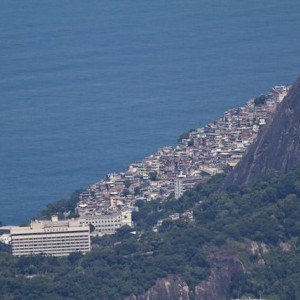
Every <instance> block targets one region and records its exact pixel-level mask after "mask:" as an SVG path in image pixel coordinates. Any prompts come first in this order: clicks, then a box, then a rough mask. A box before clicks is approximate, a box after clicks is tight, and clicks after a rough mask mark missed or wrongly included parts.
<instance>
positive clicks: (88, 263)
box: [0, 169, 300, 300]
mask: <svg viewBox="0 0 300 300" xmlns="http://www.w3.org/2000/svg"><path fill="white" fill-rule="evenodd" d="M223 177H224V176H220V175H219V176H215V177H214V178H213V179H212V180H210V181H209V182H208V183H205V184H202V185H199V186H197V187H196V188H195V189H194V190H191V191H189V192H187V193H185V194H184V196H183V197H182V198H181V199H179V200H178V201H177V200H174V199H173V198H172V197H169V199H167V200H166V201H164V202H162V203H160V202H158V201H153V202H148V203H144V202H139V203H138V205H139V208H140V210H139V212H138V213H136V214H135V215H134V220H135V222H136V223H137V234H134V232H132V229H130V228H126V227H123V228H121V229H120V230H119V231H118V233H117V234H116V235H113V236H104V237H103V238H97V239H94V241H93V251H92V252H91V253H89V254H86V255H84V256H83V255H81V254H79V253H73V254H71V255H70V256H69V257H66V258H56V257H43V256H32V257H20V258H17V257H12V256H11V255H9V254H6V253H4V252H3V253H1V256H0V295H2V296H1V297H2V298H1V299H109V298H110V299H123V298H124V297H125V296H128V295H130V294H140V293H142V292H143V291H145V290H147V289H148V288H149V287H151V286H152V285H153V284H154V283H155V281H156V279H157V278H163V277H165V276H166V275H167V274H178V275H180V276H181V277H182V279H183V280H185V281H186V282H187V284H188V285H189V287H190V289H191V290H193V287H194V286H195V285H196V284H198V283H199V282H200V281H201V280H203V279H205V278H207V277H208V275H209V272H210V270H209V268H210V266H209V263H208V261H207V260H206V256H207V251H210V249H211V248H212V247H219V248H221V249H223V251H229V252H230V253H234V254H235V255H237V256H238V257H239V258H240V259H241V260H242V261H243V263H244V265H245V266H246V267H247V270H248V272H247V273H246V274H236V275H235V276H234V278H233V280H232V285H231V288H230V295H228V297H229V299H230V298H233V297H238V296H240V297H241V296H243V295H244V296H253V297H254V296H255V297H259V296H260V294H261V295H262V296H263V297H265V298H267V299H283V300H284V299H300V289H299V286H300V268H299V267H300V240H299V236H300V219H299V215H300V169H297V170H295V171H293V172H290V173H289V174H288V175H279V174H277V173H272V174H269V175H268V176H267V177H265V178H264V179H262V180H259V181H257V182H256V183H254V184H253V186H251V187H231V188H230V189H228V190H227V191H221V192H220V191H219V188H220V186H221V184H222V181H223ZM191 208H193V211H194V221H191V220H186V219H180V220H176V221H171V220H170V219H169V218H168V216H170V215H171V214H173V213H175V212H179V213H183V212H184V211H186V210H187V209H191ZM158 220H164V221H163V222H162V225H161V226H160V227H159V232H157V233H155V232H153V231H152V230H151V228H152V226H153V225H155V224H156V223H157V221H158ZM249 241H256V242H257V244H259V245H264V248H265V249H267V250H266V251H265V252H263V253H257V254H251V253H250V252H249V249H248V246H247V245H248V243H249ZM191 296H192V295H191Z"/></svg>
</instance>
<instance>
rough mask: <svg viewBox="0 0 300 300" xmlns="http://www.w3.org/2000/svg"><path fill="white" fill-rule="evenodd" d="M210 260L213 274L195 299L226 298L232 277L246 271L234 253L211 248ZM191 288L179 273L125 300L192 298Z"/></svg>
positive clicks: (201, 284)
mask: <svg viewBox="0 0 300 300" xmlns="http://www.w3.org/2000/svg"><path fill="white" fill-rule="evenodd" d="M208 260H209V262H210V264H211V266H212V268H211V274H210V276H209V278H208V279H207V280H205V281H202V282H200V283H199V284H198V285H197V286H196V287H195V290H194V291H193V294H194V295H195V297H194V299H195V300H216V299H221V298H222V299H224V297H225V296H226V295H227V294H228V289H229V286H230V282H231V277H232V275H233V274H234V273H236V272H245V271H246V270H245V267H244V266H243V264H242V262H241V261H240V260H239V259H238V258H237V257H235V256H234V255H231V254H228V253H224V252H221V251H219V250H217V249H214V250H211V251H210V254H209V257H208ZM189 292H190V289H189V287H188V285H187V284H186V283H185V282H184V281H182V279H181V278H180V277H178V276H177V275H169V276H168V277H167V278H164V279H159V280H157V282H156V284H155V285H154V286H153V287H152V288H150V289H149V290H148V291H147V292H146V293H144V294H142V295H138V296H136V295H132V296H131V297H128V298H126V299H125V300H190V299H191V298H190V296H189Z"/></svg>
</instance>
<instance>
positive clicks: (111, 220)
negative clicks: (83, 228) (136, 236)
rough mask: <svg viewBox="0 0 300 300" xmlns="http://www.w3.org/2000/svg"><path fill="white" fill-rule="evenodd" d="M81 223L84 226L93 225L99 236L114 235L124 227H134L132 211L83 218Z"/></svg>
mask: <svg viewBox="0 0 300 300" xmlns="http://www.w3.org/2000/svg"><path fill="white" fill-rule="evenodd" d="M80 223H81V224H82V225H89V224H92V225H93V226H94V227H95V231H96V232H97V233H98V234H99V235H104V234H114V233H115V232H116V230H117V229H118V228H120V227H122V226H124V225H128V226H130V227H132V219H131V211H130V210H125V211H118V212H115V213H111V214H99V215H97V214H94V215H86V216H81V219H80Z"/></svg>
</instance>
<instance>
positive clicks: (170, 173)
mask: <svg viewBox="0 0 300 300" xmlns="http://www.w3.org/2000/svg"><path fill="white" fill-rule="evenodd" d="M288 89H289V87H287V86H277V87H274V88H273V89H272V91H271V92H270V93H269V94H267V95H263V96H260V97H258V98H256V99H252V100H249V101H248V102H247V104H246V105H245V106H243V107H240V108H238V109H230V110H228V111H226V112H225V113H224V115H223V116H222V117H221V118H220V119H218V120H216V121H214V122H213V123H211V124H208V125H207V126H205V127H204V128H199V129H197V130H192V131H190V132H189V133H187V134H185V135H184V138H182V139H181V141H180V143H179V144H178V145H177V146H172V147H164V148H161V149H159V150H158V152H157V153H155V154H153V155H151V156H149V157H146V158H145V159H143V160H142V161H140V162H135V163H132V164H131V165H129V167H128V168H127V170H126V171H124V172H120V173H113V174H108V175H107V176H106V178H105V179H104V180H101V181H99V182H96V183H95V184H93V185H91V186H90V187H89V188H88V189H87V190H86V191H85V192H83V193H82V194H81V195H80V201H79V203H78V205H77V207H76V210H77V213H78V214H79V218H77V219H71V220H68V221H65V220H64V221H60V220H58V218H57V217H56V216H54V217H53V218H52V220H51V221H42V220H35V221H32V222H31V224H30V226H25V227H21V226H6V227H2V228H0V230H5V231H9V233H4V234H2V235H0V247H4V248H5V249H6V248H7V249H10V250H9V251H11V252H12V254H13V255H18V256H20V255H30V254H41V253H43V254H46V255H57V256H62V255H68V254H70V253H72V252H74V251H79V252H82V253H86V252H89V251H90V249H91V243H90V234H91V228H93V229H94V231H93V234H94V235H99V236H101V235H104V234H113V233H115V232H116V230H117V229H118V228H120V227H122V226H124V225H127V226H129V227H134V224H133V222H132V212H134V211H137V209H138V208H137V205H136V203H137V201H138V200H140V201H152V200H159V201H164V200H165V199H167V198H168V197H169V196H170V195H172V193H174V197H175V198H176V199H179V198H180V197H181V196H182V195H183V193H184V191H186V190H187V189H190V188H192V187H193V186H194V185H195V184H197V183H199V182H201V181H203V180H205V178H209V177H210V176H212V175H214V174H217V173H221V172H223V170H224V168H226V167H228V166H230V167H233V166H235V165H236V164H237V162H238V161H239V160H240V159H241V157H242V156H243V154H244V153H245V151H246V150H247V148H248V147H249V145H251V143H252V142H253V141H254V140H255V138H256V136H257V134H258V132H259V130H260V128H261V127H262V126H263V125H265V124H266V122H267V120H268V119H269V118H270V116H272V114H273V112H274V111H275V109H276V107H277V104H278V103H280V102H281V101H282V99H283V98H284V96H285V95H286V94H287V92H288ZM178 219H182V220H185V221H187V222H191V221H193V210H192V209H191V210H187V211H185V212H184V213H182V214H179V213H174V214H172V215H169V216H168V217H167V218H165V219H162V220H159V221H158V222H157V224H156V225H155V226H154V227H153V228H152V229H153V231H158V230H159V227H160V226H162V225H163V222H164V221H166V220H171V221H172V220H173V221H174V220H178ZM91 225H92V226H91ZM132 233H135V231H132Z"/></svg>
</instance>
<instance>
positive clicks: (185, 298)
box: [125, 275, 190, 300]
mask: <svg viewBox="0 0 300 300" xmlns="http://www.w3.org/2000/svg"><path fill="white" fill-rule="evenodd" d="M175 299H176V300H177V299H178V300H189V299H190V298H189V287H188V286H187V284H186V283H185V282H184V281H182V280H181V279H180V277H179V276H176V275H169V276H168V277H167V278H164V279H159V280H157V281H156V284H155V285H154V286H153V287H152V288H150V289H149V290H148V291H147V292H145V293H144V294H142V295H138V296H135V295H133V296H130V297H128V298H126V299H125V300H175Z"/></svg>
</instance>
